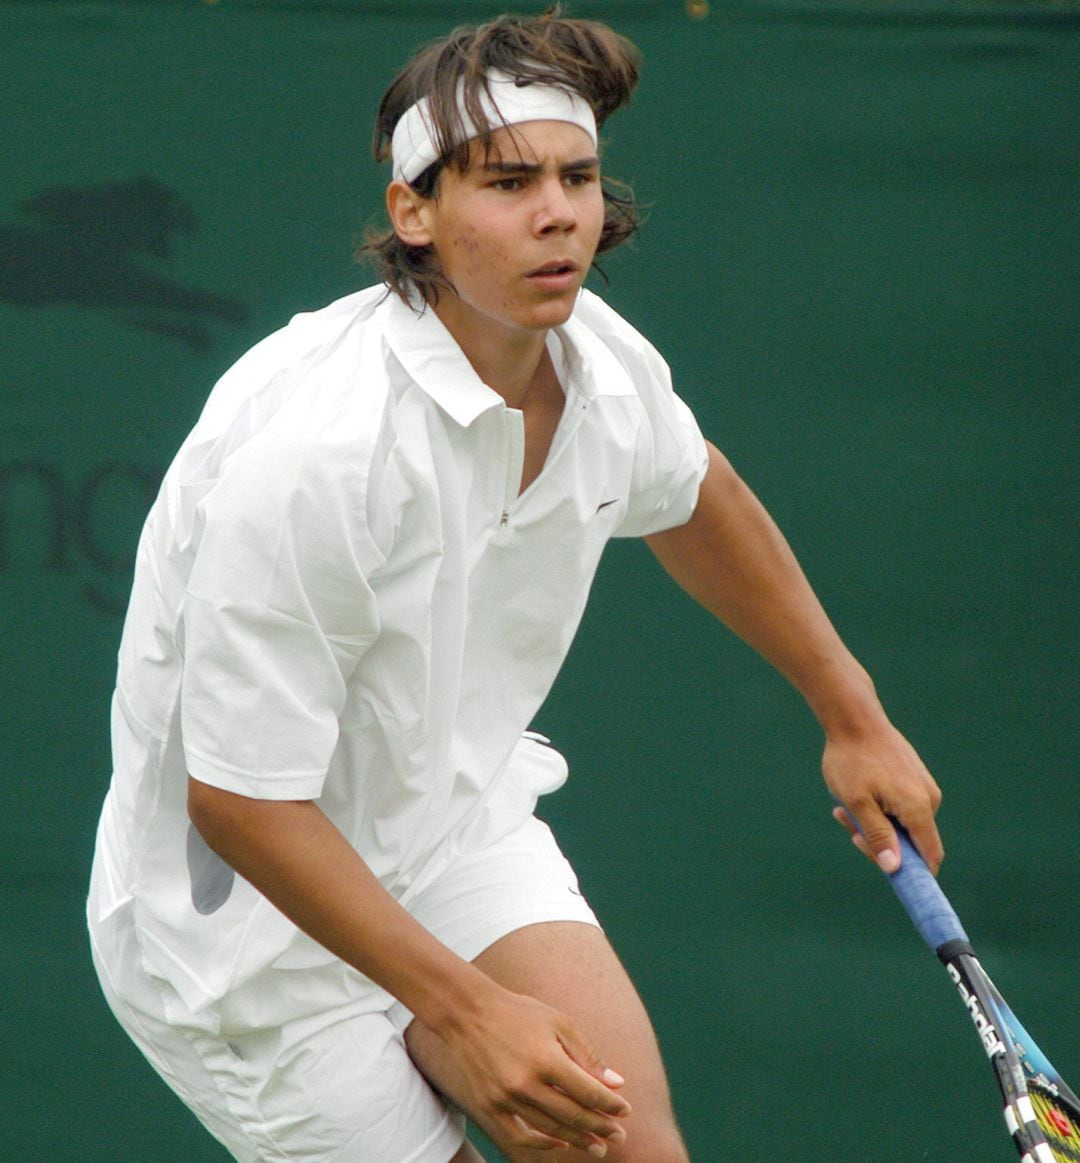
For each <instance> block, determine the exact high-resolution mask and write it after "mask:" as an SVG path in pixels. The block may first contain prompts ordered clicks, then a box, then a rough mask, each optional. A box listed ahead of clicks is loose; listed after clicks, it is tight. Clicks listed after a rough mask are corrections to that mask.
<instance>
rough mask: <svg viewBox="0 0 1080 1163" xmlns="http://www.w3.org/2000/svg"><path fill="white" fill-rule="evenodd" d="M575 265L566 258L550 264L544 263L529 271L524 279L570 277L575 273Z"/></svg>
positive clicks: (576, 267)
mask: <svg viewBox="0 0 1080 1163" xmlns="http://www.w3.org/2000/svg"><path fill="white" fill-rule="evenodd" d="M577 269H578V266H577V263H576V262H574V261H573V260H571V259H568V258H557V259H553V260H552V261H551V262H546V263H544V265H543V266H539V267H537V268H536V269H535V270H531V271H529V273H528V274H527V275H526V278H530V279H537V278H550V277H557V276H559V275H572V274H576V273H577Z"/></svg>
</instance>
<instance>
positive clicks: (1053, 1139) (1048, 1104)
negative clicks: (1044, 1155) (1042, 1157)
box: [1030, 1086, 1080, 1163]
mask: <svg viewBox="0 0 1080 1163" xmlns="http://www.w3.org/2000/svg"><path fill="white" fill-rule="evenodd" d="M1030 1097H1031V1105H1032V1106H1033V1107H1034V1108H1035V1117H1036V1119H1037V1120H1038V1123H1039V1128H1040V1129H1041V1130H1042V1133H1043V1135H1044V1136H1045V1137H1046V1142H1047V1145H1048V1146H1049V1147H1050V1150H1051V1151H1053V1153H1054V1159H1055V1160H1057V1161H1058V1163H1080V1118H1078V1116H1077V1113H1076V1112H1075V1111H1071V1110H1069V1109H1068V1108H1067V1107H1065V1106H1063V1105H1062V1104H1061V1103H1060V1102H1059V1101H1058V1100H1057V1099H1056V1098H1055V1097H1054V1096H1053V1095H1050V1094H1046V1093H1044V1092H1043V1091H1042V1090H1039V1089H1037V1088H1036V1087H1034V1086H1033V1087H1032V1088H1031V1091H1030Z"/></svg>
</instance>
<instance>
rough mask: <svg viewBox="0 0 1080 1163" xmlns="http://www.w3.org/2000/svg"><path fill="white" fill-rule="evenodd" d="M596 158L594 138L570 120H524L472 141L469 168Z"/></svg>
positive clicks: (560, 162)
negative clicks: (493, 163) (490, 164)
mask: <svg viewBox="0 0 1080 1163" xmlns="http://www.w3.org/2000/svg"><path fill="white" fill-rule="evenodd" d="M595 156H596V147H595V146H594V145H593V143H592V138H591V137H590V136H589V135H588V134H587V133H586V132H585V130H584V129H582V128H581V126H580V125H574V124H572V123H571V122H569V121H523V122H520V123H519V124H517V125H504V126H500V127H499V128H498V129H496V130H493V131H492V133H490V134H488V135H487V136H485V137H474V138H473V139H472V140H471V141H470V142H469V163H468V164H469V168H470V169H471V168H472V167H474V166H484V165H487V164H488V163H490V162H503V163H505V162H523V163H525V164H527V165H535V164H537V163H541V164H542V163H544V162H552V163H554V164H556V165H565V164H566V163H567V162H571V161H581V160H583V159H586V158H593V157H595Z"/></svg>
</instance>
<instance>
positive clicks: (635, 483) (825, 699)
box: [89, 13, 942, 1163]
mask: <svg viewBox="0 0 1080 1163" xmlns="http://www.w3.org/2000/svg"><path fill="white" fill-rule="evenodd" d="M635 61H636V54H635V51H634V49H633V47H632V46H631V45H629V44H628V43H627V42H626V41H624V40H622V39H621V38H620V37H618V36H617V35H615V34H614V33H613V32H612V31H611V30H609V29H608V28H606V27H604V26H602V25H599V24H594V23H587V22H578V21H572V20H567V19H562V18H561V17H560V16H559V15H558V14H557V13H555V14H548V15H546V16H542V17H538V18H529V19H524V18H523V19H512V18H502V19H500V20H498V21H495V22H494V23H492V24H489V25H486V26H483V27H480V28H476V29H465V30H459V31H457V32H456V33H454V34H453V35H452V36H451V37H450V38H449V39H448V40H446V41H444V42H441V43H439V44H437V45H435V46H433V47H430V48H428V49H426V50H424V51H423V52H421V53H420V54H419V55H418V56H417V57H415V58H414V59H413V60H412V61H411V62H410V63H409V64H408V65H407V66H406V68H405V69H404V70H403V71H402V73H401V74H400V75H399V76H398V78H397V79H396V80H395V81H394V82H393V84H392V85H391V86H390V88H389V90H388V91H387V94H386V96H385V98H384V101H383V103H382V106H381V108H380V111H379V115H378V126H377V154H378V156H380V157H385V158H387V159H388V160H390V161H391V162H392V166H393V174H392V180H391V182H390V184H389V188H388V191H387V206H388V210H389V216H390V223H391V230H390V231H389V232H388V233H387V234H386V235H385V236H384V237H381V238H377V239H374V240H373V241H372V242H371V243H370V245H369V248H368V249H369V251H370V253H371V254H372V255H374V257H375V259H376V261H377V264H378V268H379V272H380V276H381V279H382V281H381V283H380V284H379V285H378V286H375V287H373V288H371V289H368V290H365V291H361V292H359V293H357V294H355V295H352V296H350V297H348V298H346V299H343V300H341V301H339V302H337V303H334V304H333V305H331V306H329V307H327V308H326V309H324V310H321V311H317V312H315V313H313V314H308V315H302V316H299V317H298V318H296V319H294V320H293V321H292V322H291V323H290V324H289V325H288V326H287V327H285V328H284V329H283V330H281V331H279V332H277V333H276V334H274V335H272V336H271V337H270V338H268V339H266V340H264V341H263V342H262V343H260V344H259V345H257V346H256V347H255V348H254V349H253V350H252V351H251V352H249V353H248V354H247V355H246V356H244V357H243V358H242V359H241V360H240V361H239V362H238V363H237V364H236V365H235V366H234V367H233V368H232V369H231V370H230V371H229V372H228V373H227V374H226V375H225V376H224V378H223V379H222V380H221V381H220V383H219V384H218V385H217V387H216V388H215V389H214V391H213V393H212V394H211V396H210V398H209V400H208V402H207V404H206V408H205V411H204V412H203V414H202V417H201V418H200V420H199V422H198V424H197V425H196V427H195V429H194V430H193V432H192V433H191V435H190V436H189V437H188V439H187V440H186V442H185V443H184V445H183V446H182V448H181V449H180V451H179V453H178V455H177V457H176V459H175V461H174V462H173V464H172V466H171V467H170V469H169V471H168V474H167V476H166V478H165V481H164V484H163V486H162V489H161V493H160V495H159V497H158V500H157V501H156V503H155V504H154V506H153V509H152V511H151V513H150V515H149V518H148V520H147V523H146V526H145V529H144V531H143V535H142V538H141V542H140V546H139V553H138V564H137V569H136V576H135V581H134V588H133V592H132V598H131V605H130V609H129V612H128V615H127V620H126V623H125V628H124V635H123V640H122V644H121V649H120V659H119V677H118V682H117V687H116V695H115V700H114V710H113V738H114V753H115V774H114V777H113V781H112V785H111V788H110V791H109V794H108V797H107V800H106V803H105V806H104V810H103V813H102V817H101V823H100V828H99V835H98V844H97V852H96V859H95V865H94V873H93V881H92V885H91V894H90V902H89V924H90V931H91V936H92V944H93V951H94V957H95V962H96V964H97V966H98V971H99V974H100V978H101V982H102V986H103V988H104V991H105V993H106V995H107V997H108V999H109V1002H110V1004H111V1005H112V1007H113V1009H114V1011H115V1013H116V1016H117V1017H118V1019H119V1020H120V1022H121V1023H122V1025H123V1026H124V1028H125V1029H126V1030H127V1031H128V1032H129V1033H130V1035H131V1037H132V1038H133V1039H134V1040H135V1042H136V1043H137V1044H138V1045H139V1047H140V1048H141V1049H142V1051H143V1052H144V1053H145V1055H146V1056H147V1058H148V1059H149V1060H150V1062H151V1063H152V1064H153V1065H154V1066H155V1067H156V1068H157V1070H158V1071H159V1072H160V1073H161V1075H162V1076H163V1077H164V1078H165V1080H166V1081H167V1082H168V1083H169V1085H170V1086H171V1087H172V1088H173V1089H174V1090H175V1091H176V1092H177V1094H178V1095H179V1096H180V1097H181V1098H182V1099H183V1100H184V1101H185V1102H186V1103H188V1105H189V1106H190V1107H191V1108H192V1110H194V1111H195V1113H196V1114H197V1115H198V1117H199V1118H200V1119H201V1120H202V1121H203V1123H204V1124H205V1125H206V1127H207V1128H208V1129H209V1130H210V1131H211V1132H212V1133H213V1134H214V1135H216V1136H217V1138H218V1139H220V1141H221V1142H222V1143H224V1144H225V1145H226V1147H227V1148H228V1149H229V1150H230V1151H231V1152H232V1153H233V1154H234V1155H235V1157H236V1158H237V1159H242V1160H295V1159H305V1160H313V1161H314V1160H320V1161H321V1160H327V1161H329V1160H334V1161H344V1160H352V1161H361V1160H363V1161H366V1163H406V1161H413V1163H447V1161H449V1160H454V1161H458V1163H460V1161H465V1160H476V1159H478V1158H479V1156H478V1154H477V1153H476V1151H475V1150H474V1149H473V1148H472V1147H471V1146H470V1145H469V1144H468V1143H467V1142H466V1141H465V1138H464V1133H465V1131H464V1125H465V1119H466V1117H467V1118H469V1119H472V1120H475V1122H476V1123H477V1124H478V1125H479V1126H481V1127H482V1128H483V1129H484V1130H485V1131H486V1132H487V1134H488V1135H489V1136H490V1137H491V1138H492V1139H493V1140H494V1141H495V1142H496V1143H497V1144H498V1145H499V1146H500V1148H501V1149H502V1150H503V1151H504V1152H505V1153H506V1155H507V1156H508V1157H509V1158H511V1159H514V1160H528V1159H540V1158H545V1159H578V1158H580V1159H584V1158H589V1157H595V1158H602V1157H605V1156H606V1157H607V1158H609V1159H612V1160H621V1161H630V1160H635V1161H638V1163H672V1161H676V1160H685V1159H686V1151H685V1147H684V1146H683V1143H682V1140H681V1137H680V1134H679V1132H678V1129H677V1127H676V1123H675V1119H674V1116H673V1114H672V1109H671V1104H670V1101H669V1098H668V1090H667V1084H666V1081H665V1077H664V1071H663V1067H662V1065H661V1061H660V1056H659V1053H658V1051H657V1046H656V1042H655V1039H654V1037H653V1033H652V1030H651V1028H650V1024H649V1021H648V1018H647V1017H646V1015H645V1013H644V1011H643V1008H642V1006H641V1003H640V1002H639V1000H638V998H637V996H636V994H635V992H634V989H633V987H632V986H631V984H630V982H629V981H628V979H627V977H626V974H625V973H624V971H623V969H622V968H621V966H620V964H619V962H618V961H617V959H616V957H615V955H614V954H613V952H612V950H611V948H610V946H609V945H608V943H607V941H606V940H605V938H604V936H603V934H602V932H601V930H600V928H599V926H598V924H597V922H596V918H595V917H594V915H593V913H592V912H591V910H590V909H589V906H588V905H587V904H586V903H585V901H584V899H583V898H582V897H581V895H580V893H579V892H578V889H577V883H576V880H575V877H574V873H573V871H572V870H571V868H570V867H569V866H568V864H567V862H566V861H565V859H564V858H563V856H562V855H561V854H560V852H559V849H558V847H557V846H556V843H555V841H554V839H553V838H552V835H551V832H550V831H549V830H548V828H547V827H546V826H545V825H544V824H542V823H541V822H540V821H539V820H538V819H537V818H536V817H535V815H534V808H535V806H536V801H537V797H538V796H540V795H543V794H546V793H549V792H551V791H553V790H554V789H556V788H557V787H558V786H559V785H560V784H561V783H562V782H563V781H564V779H565V778H566V774H567V772H566V765H565V763H564V761H563V760H562V758H561V757H560V756H559V755H558V753H557V752H556V751H555V750H554V749H553V748H552V747H551V746H550V745H549V744H548V741H547V740H545V739H544V738H542V737H540V736H538V735H536V734H534V733H533V732H531V731H530V730H529V725H530V722H531V721H532V719H533V716H534V715H535V714H536V712H537V710H538V708H539V707H540V706H541V704H542V703H543V700H544V698H545V696H546V695H547V693H548V690H549V689H550V687H551V684H552V682H553V681H554V679H555V676H556V673H557V671H558V669H559V666H560V664H561V663H562V661H563V659H564V658H565V656H566V653H567V650H568V648H569V646H570V642H571V639H572V637H573V634H574V631H575V629H576V627H577V625H578V622H579V619H580V617H581V614H582V610H583V608H584V605H585V600H586V595H587V593H588V589H589V585H590V583H591V580H592V577H593V574H594V571H595V569H596V566H597V563H598V561H599V558H600V555H601V552H602V550H603V548H604V545H605V543H606V542H607V540H608V539H609V538H611V537H613V536H622V537H630V536H634V537H645V538H647V539H648V542H649V544H650V546H651V547H652V549H653V550H654V551H655V553H656V555H657V556H658V558H659V559H660V561H661V562H662V563H663V564H664V566H666V568H667V569H668V571H669V572H670V573H671V574H672V576H673V577H674V578H675V579H676V580H677V581H678V582H679V583H680V584H681V585H682V586H683V587H684V588H685V589H686V590H688V591H689V592H690V593H691V594H692V595H693V596H694V597H695V598H696V599H697V600H698V601H699V602H701V603H702V604H703V605H704V606H706V607H707V608H708V609H709V610H711V611H712V612H714V613H715V614H716V615H717V616H718V617H719V618H720V619H721V620H722V621H724V622H725V623H726V624H727V625H728V626H729V627H731V629H732V630H734V631H735V632H736V633H737V634H740V635H741V636H743V637H744V638H745V639H746V640H747V641H748V642H750V643H751V644H752V645H753V646H754V647H755V648H756V649H757V650H759V651H760V652H761V653H762V654H763V655H764V656H765V657H766V658H767V659H769V660H770V661H771V662H772V663H773V664H774V665H775V666H777V667H778V668H779V669H780V670H781V671H782V672H783V673H784V674H785V675H786V676H787V677H788V678H789V679H790V680H791V681H792V682H793V683H794V684H795V685H796V687H797V688H798V689H799V690H800V691H801V692H802V694H803V695H804V696H805V698H806V699H807V701H808V703H809V704H810V706H811V708H812V709H813V711H814V713H815V714H816V715H817V717H818V719H819V720H820V722H821V724H822V727H823V728H824V733H825V739H826V749H825V758H824V768H825V775H826V779H827V781H828V784H829V786H830V788H831V789H832V791H833V792H834V793H835V794H836V796H837V797H838V798H839V799H841V800H842V801H843V802H844V803H846V804H848V805H849V806H850V809H851V811H852V814H853V816H854V817H857V819H858V822H859V823H860V824H861V826H862V829H863V832H864V835H865V844H866V845H868V851H870V852H871V853H872V854H873V855H875V856H876V858H877V859H878V861H879V862H880V864H881V866H882V867H883V868H886V869H888V868H890V867H891V866H892V865H894V864H895V862H896V860H897V851H898V848H897V841H896V838H895V835H894V833H893V830H892V828H891V826H890V824H889V822H888V820H887V819H886V815H885V812H886V810H887V811H889V812H891V813H892V814H893V815H895V816H897V817H898V818H899V819H901V820H902V821H903V822H904V823H905V824H906V825H907V827H908V829H909V830H910V832H911V835H912V836H913V837H914V839H915V842H916V844H917V845H918V846H919V848H920V849H921V851H922V852H923V853H924V854H925V856H926V857H927V859H928V861H929V862H930V864H931V865H932V866H935V867H936V865H937V863H938V862H939V860H940V859H941V855H942V853H941V846H940V842H939V839H938V835H937V831H936V828H935V825H934V813H935V810H936V807H937V803H938V799H939V794H938V791H937V789H936V787H935V784H934V782H933V780H932V779H931V777H930V776H929V774H928V773H927V772H926V770H925V769H924V767H923V765H922V764H921V763H920V761H919V759H918V758H917V756H916V755H915V753H914V752H913V751H912V749H911V747H910V746H909V745H908V744H907V743H906V742H905V741H904V739H903V738H901V736H900V735H898V734H897V732H896V731H895V730H894V728H893V727H892V726H891V725H890V723H889V721H888V720H887V719H886V717H885V715H884V713H883V711H882V709H881V706H880V705H879V703H878V700H877V698H876V697H875V694H874V689H873V686H872V685H871V682H870V680H869V678H868V677H867V676H866V674H865V672H864V671H863V670H862V669H861V668H860V667H859V665H858V664H857V663H856V662H855V660H854V659H853V658H852V657H851V655H850V654H849V653H848V651H847V650H846V649H845V648H844V646H843V645H842V643H841V642H840V640H839V639H838V637H837V635H836V633H835V632H834V630H833V628H832V626H831V625H830V623H829V621H828V620H827V618H826V616H825V614H824V613H823V612H822V610H821V608H820V606H819V605H818V602H817V601H816V600H815V598H814V595H813V594H812V592H811V591H810V589H809V587H808V585H807V583H806V581H805V580H804V577H803V575H802V573H801V572H800V570H799V567H798V566H797V564H796V562H795V560H794V559H793V557H792V555H791V552H790V551H789V549H788V547H787V545H786V544H785V542H784V541H783V539H782V538H781V536H780V534H779V533H778V532H777V530H776V528H775V526H774V525H773V523H772V522H771V520H770V519H769V517H768V516H767V515H766V513H765V512H764V511H763V509H762V507H761V505H760V504H759V503H758V502H757V501H756V500H755V498H754V497H753V495H752V494H751V493H750V491H749V490H748V489H747V488H746V486H745V485H744V484H743V483H742V482H741V481H740V480H739V478H738V477H737V476H736V475H735V473H734V472H733V470H732V468H731V466H730V465H729V464H728V462H727V461H726V460H725V459H724V457H723V456H722V455H721V454H720V453H719V452H718V451H717V450H716V449H715V448H714V447H713V446H712V445H711V444H708V443H707V442H706V441H705V440H704V439H703V438H702V436H701V434H700V432H699V431H698V427H697V425H696V423H695V422H694V419H693V417H692V416H691V414H690V412H689V410H688V409H687V407H686V406H685V405H684V404H683V403H682V402H681V401H680V400H679V398H678V397H677V396H676V395H675V394H674V393H673V391H672V388H671V384H670V380H669V375H668V371H667V368H666V366H665V364H664V362H663V361H662V359H661V358H660V356H659V355H658V354H657V353H656V351H655V350H654V349H653V348H652V347H651V346H650V345H649V343H648V342H647V341H646V340H645V339H644V338H642V336H641V335H639V334H638V333H637V332H636V331H635V330H634V329H633V328H631V327H630V326H629V325H628V324H627V323H626V322H624V321H623V320H622V319H621V318H620V317H619V316H618V315H617V314H616V313H615V312H614V311H612V310H611V309H610V308H609V307H607V306H606V305H605V304H604V303H603V302H601V301H600V300H599V299H598V298H596V297H595V296H593V295H592V294H590V293H589V292H586V291H584V290H583V288H582V284H583V283H584V281H585V277H586V275H587V273H588V271H589V269H590V266H591V264H592V262H593V259H594V257H595V256H596V254H597V253H598V252H600V251H603V250H605V249H608V248H610V247H611V246H614V245H616V244H617V243H619V242H620V241H621V240H622V239H623V238H625V237H626V236H627V234H628V233H630V232H631V231H632V229H633V227H634V212H633V206H632V203H631V202H630V201H629V200H628V199H627V198H625V197H622V196H620V195H619V194H618V193H617V192H612V190H611V189H609V188H608V187H607V186H606V185H605V184H603V183H602V182H601V174H600V161H599V158H598V152H597V134H598V130H599V129H600V127H601V126H602V124H603V123H604V120H605V119H606V117H607V116H608V115H609V114H610V113H611V112H612V111H613V110H615V109H617V108H618V107H619V106H621V105H623V104H624V103H625V102H626V100H627V99H628V98H629V96H630V93H631V91H632V89H633V87H634V85H635V83H636V80H637V68H636V63H635Z"/></svg>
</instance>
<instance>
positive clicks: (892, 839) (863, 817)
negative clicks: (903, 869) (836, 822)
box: [851, 802, 900, 875]
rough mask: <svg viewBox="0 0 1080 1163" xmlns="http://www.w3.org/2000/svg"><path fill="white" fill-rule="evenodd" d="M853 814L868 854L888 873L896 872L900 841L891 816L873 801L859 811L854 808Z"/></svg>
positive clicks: (898, 864)
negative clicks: (890, 818) (890, 820)
mask: <svg viewBox="0 0 1080 1163" xmlns="http://www.w3.org/2000/svg"><path fill="white" fill-rule="evenodd" d="M851 815H852V816H853V817H854V819H855V823H856V825H857V827H858V829H859V831H860V832H861V833H862V838H863V842H864V843H865V844H866V849H867V852H868V854H869V855H870V856H871V857H872V858H873V860H874V862H875V863H876V864H877V866H878V868H880V869H881V871H882V872H884V873H886V874H887V875H889V874H892V873H894V872H896V871H897V869H898V868H899V867H900V841H899V840H897V838H896V830H895V829H894V828H893V826H892V824H891V823H890V822H889V817H888V816H886V815H885V813H884V812H883V811H882V810H881V809H880V808H879V807H878V805H877V804H876V803H873V802H871V803H869V804H866V805H864V806H862V807H861V809H860V810H859V811H854V810H853V811H852V812H851Z"/></svg>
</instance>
